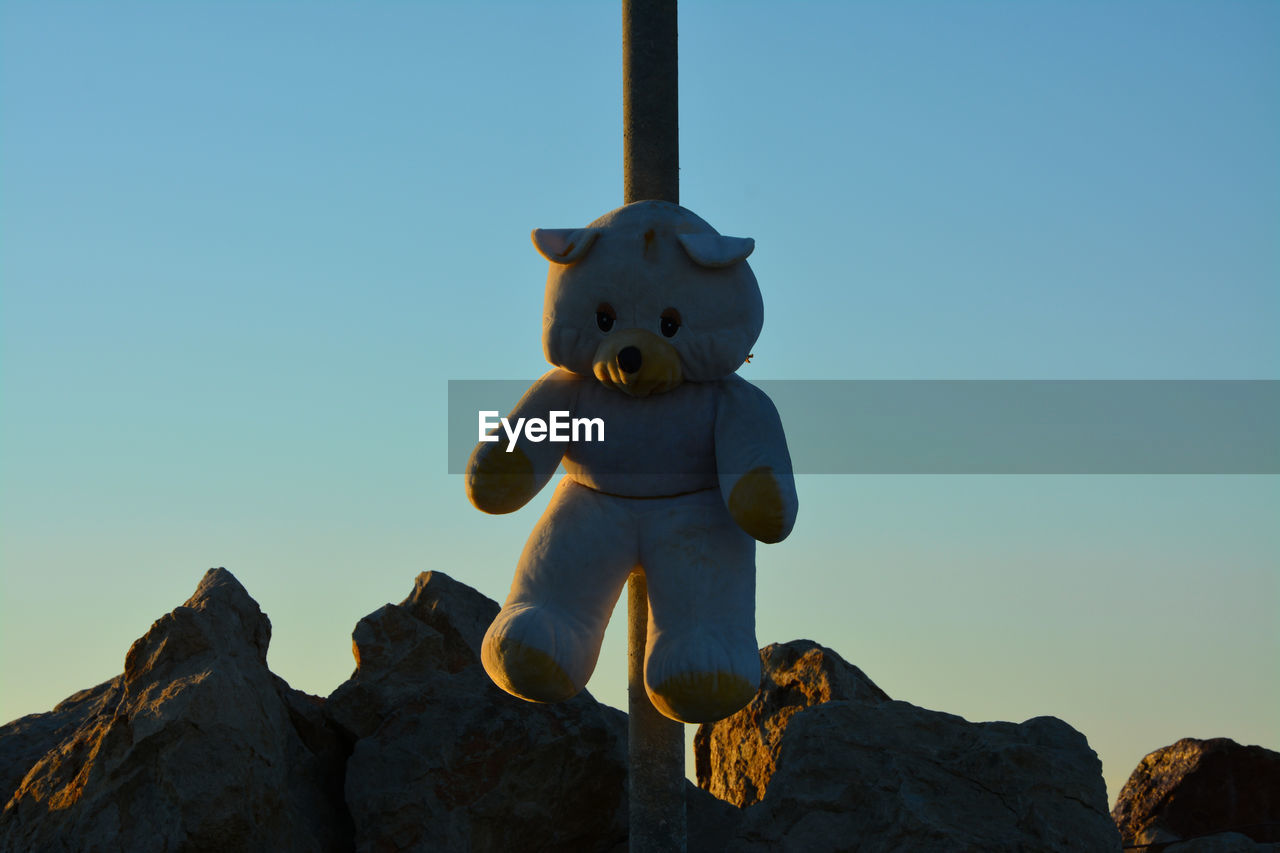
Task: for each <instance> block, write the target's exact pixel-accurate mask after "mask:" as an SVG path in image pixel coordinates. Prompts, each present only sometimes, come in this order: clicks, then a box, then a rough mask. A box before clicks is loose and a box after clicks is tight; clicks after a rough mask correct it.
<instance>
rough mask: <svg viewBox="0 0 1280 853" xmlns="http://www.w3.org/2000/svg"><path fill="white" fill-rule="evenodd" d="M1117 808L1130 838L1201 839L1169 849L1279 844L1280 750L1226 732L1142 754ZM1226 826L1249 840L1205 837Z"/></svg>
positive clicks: (1145, 840) (1122, 830)
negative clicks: (1245, 743)
mask: <svg viewBox="0 0 1280 853" xmlns="http://www.w3.org/2000/svg"><path fill="white" fill-rule="evenodd" d="M1111 814H1112V817H1114V818H1115V822H1116V825H1117V826H1118V827H1119V828H1120V833H1121V836H1122V837H1123V839H1124V843H1125V844H1149V843H1159V842H1171V841H1178V840H1181V839H1192V838H1200V839H1201V840H1197V841H1195V842H1190V841H1189V842H1188V843H1187V844H1186V845H1177V846H1176V847H1174V846H1171V847H1170V848H1169V850H1170V851H1173V850H1175V849H1177V850H1183V849H1187V850H1190V848H1191V846H1192V845H1199V846H1197V847H1196V848H1195V849H1197V850H1199V849H1201V847H1203V848H1204V849H1205V850H1206V851H1207V850H1209V849H1211V848H1210V846H1209V845H1210V844H1211V843H1212V844H1215V845H1217V846H1216V847H1212V849H1215V850H1216V849H1222V850H1228V849H1230V850H1236V849H1241V850H1246V849H1247V850H1252V849H1257V848H1256V845H1255V842H1265V843H1268V845H1270V843H1275V842H1280V753H1277V752H1273V751H1272V750H1269V749H1264V748H1262V747H1260V746H1241V745H1240V744H1238V743H1236V742H1235V741H1233V740H1230V739H1228V738H1214V739H1212V740H1197V739H1195V738H1183V739H1182V740H1180V741H1178V742H1177V743H1174V744H1171V745H1170V746H1166V747H1164V748H1162V749H1158V750H1156V751H1155V752H1153V753H1151V754H1150V755H1148V756H1146V757H1145V758H1143V759H1142V761H1141V762H1140V763H1139V764H1138V766H1137V767H1136V768H1135V769H1134V771H1133V773H1132V774H1131V775H1130V776H1129V781H1128V782H1126V783H1125V786H1124V788H1123V789H1121V791H1120V794H1119V796H1117V797H1116V805H1115V808H1114V809H1112V812H1111ZM1228 830H1231V831H1233V832H1234V834H1235V835H1238V836H1243V837H1244V838H1235V839H1233V838H1229V837H1226V836H1223V837H1219V838H1216V839H1215V840H1213V841H1212V842H1210V841H1209V840H1207V839H1204V838H1203V836H1208V835H1213V834H1216V833H1224V832H1227V831H1228ZM1250 839H1251V840H1250ZM1264 849H1272V848H1271V847H1270V846H1268V847H1266V848H1264Z"/></svg>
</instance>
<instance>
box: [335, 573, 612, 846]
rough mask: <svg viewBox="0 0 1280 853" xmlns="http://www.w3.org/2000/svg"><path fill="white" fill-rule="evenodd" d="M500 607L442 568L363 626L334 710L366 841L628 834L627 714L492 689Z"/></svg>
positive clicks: (548, 841) (585, 701) (513, 842)
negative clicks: (487, 660)
mask: <svg viewBox="0 0 1280 853" xmlns="http://www.w3.org/2000/svg"><path fill="white" fill-rule="evenodd" d="M497 613H498V605H497V603H496V602H494V601H491V600H490V599H488V598H486V597H485V596H483V595H481V594H480V593H479V592H476V591H475V590H473V589H471V588H470V587H467V586H465V585H463V584H460V583H458V582H457V581H455V580H453V579H452V578H450V577H449V576H448V575H445V574H443V573H441V572H428V573H425V574H422V575H419V577H418V579H417V582H416V584H415V586H414V590H413V593H412V594H411V595H410V596H409V597H408V598H407V599H405V600H404V601H403V602H401V603H400V604H399V605H394V604H388V605H387V606H385V607H383V608H381V609H379V610H377V611H376V612H374V613H372V614H370V615H369V616H367V617H365V618H364V619H362V620H360V623H359V624H358V625H357V626H356V629H355V632H354V634H353V644H354V650H355V655H356V661H357V669H356V672H355V674H354V675H353V676H352V677H351V679H350V680H348V681H347V682H345V683H343V684H342V685H341V686H339V687H338V689H337V690H335V691H334V692H333V694H332V695H331V696H330V697H329V701H328V703H327V704H326V713H327V714H328V716H329V718H330V719H331V720H332V721H333V722H334V724H336V725H337V726H339V727H340V728H341V729H342V730H343V731H345V732H346V733H347V734H348V736H349V737H350V738H351V739H352V740H353V742H354V748H353V751H352V754H351V758H350V760H349V762H348V767H347V780H346V797H347V803H348V806H349V807H350V810H351V814H352V818H353V820H354V823H355V847H356V849H357V850H359V851H381V850H470V851H506V850H517V849H519V850H541V851H593V850H598V851H608V850H613V849H616V848H617V847H618V846H619V845H620V844H623V843H625V841H626V836H627V814H626V774H627V752H626V750H627V747H626V732H627V722H626V715H625V714H623V713H622V712H621V711H617V710H614V709H612V708H608V707H605V706H603V705H600V704H598V703H597V702H596V701H595V700H594V699H592V698H591V697H590V695H588V694H586V693H585V692H584V693H581V694H579V695H578V696H576V697H574V698H573V699H572V700H570V701H568V702H564V703H560V704H557V705H538V704H533V703H529V702H524V701H522V700H520V699H516V698H514V697H512V696H509V695H508V694H506V693H504V692H502V691H501V690H499V689H498V688H497V687H495V686H494V685H493V684H492V682H491V681H490V680H489V677H488V676H487V675H486V674H485V672H484V669H483V667H482V666H481V665H480V657H479V650H480V643H481V640H482V638H483V636H484V631H485V629H486V628H487V627H488V625H489V623H490V622H491V621H492V620H493V617H494V616H495V615H497Z"/></svg>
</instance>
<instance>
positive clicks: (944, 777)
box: [695, 641, 1120, 853]
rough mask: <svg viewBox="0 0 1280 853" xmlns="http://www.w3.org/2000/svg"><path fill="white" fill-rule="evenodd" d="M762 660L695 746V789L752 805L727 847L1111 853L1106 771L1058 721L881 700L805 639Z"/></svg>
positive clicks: (1114, 842)
mask: <svg viewBox="0 0 1280 853" xmlns="http://www.w3.org/2000/svg"><path fill="white" fill-rule="evenodd" d="M761 657H762V661H763V663H764V669H765V682H764V683H765V688H764V690H763V691H762V693H761V695H759V696H757V697H756V699H755V700H753V702H752V704H751V705H749V706H748V707H747V708H745V709H743V710H742V711H740V712H738V713H737V714H735V715H734V716H732V717H729V718H727V719H725V720H721V721H719V722H717V723H713V724H709V725H706V726H703V727H702V728H701V730H700V731H699V733H698V737H697V740H696V742H695V743H696V744H697V757H698V776H699V782H700V783H701V784H702V785H703V787H706V788H710V789H712V790H713V791H718V792H721V793H722V794H723V795H725V796H731V797H734V798H735V799H737V800H740V801H742V802H744V803H745V802H747V801H749V800H752V799H754V798H758V802H755V803H754V805H749V806H748V807H747V808H745V809H744V810H743V811H742V812H741V823H740V825H739V826H738V828H737V830H736V832H735V834H734V835H733V837H732V838H730V839H727V840H726V841H725V843H724V845H723V849H725V850H730V851H766V850H771V851H772V850H782V851H801V850H804V851H816V850H859V851H885V852H886V853H888V851H901V850H911V851H933V850H936V851H944V850H945V851H953V850H973V851H978V850H981V851H1021V850H1081V851H1106V850H1117V851H1118V850H1119V849H1120V837H1119V834H1118V833H1117V832H1116V828H1115V825H1114V824H1113V823H1112V822H1111V819H1110V816H1109V815H1108V814H1107V811H1106V787H1105V785H1104V783H1103V779H1102V765H1101V763H1100V762H1099V761H1098V758H1097V756H1096V755H1095V754H1094V752H1093V750H1092V749H1090V748H1089V745H1088V742H1087V741H1086V740H1085V738H1084V736H1083V735H1081V734H1080V733H1079V732H1077V731H1075V730H1074V729H1072V728H1071V727H1070V726H1068V725H1067V724H1066V723H1064V722H1062V721H1061V720H1057V719H1054V718H1052V717H1038V718H1036V719H1033V720H1028V721H1027V722H1025V723H1021V724H1014V723H1000V722H997V723H970V722H968V721H966V720H964V719H962V718H960V717H956V716H953V715H950V714H943V713H940V712H937V711H929V710H925V709H923V708H918V707H916V706H914V705H910V704H907V703H906V702H895V701H890V700H889V699H888V697H886V696H885V695H884V693H883V692H882V691H880V690H879V688H877V687H876V686H875V685H874V684H873V683H871V682H870V680H869V679H867V677H866V676H865V675H864V674H863V673H862V672H861V671H860V670H858V669H857V668H856V667H853V666H851V665H849V664H847V663H845V662H844V661H843V660H842V659H841V658H840V657H839V656H838V655H836V654H835V653H834V652H832V651H831V650H829V649H825V648H822V647H821V646H818V645H817V644H815V643H812V642H810V641H796V642H793V643H786V644H782V645H777V646H769V647H767V648H765V649H763V650H762V652H761ZM733 744H742V748H741V749H734V748H732V745H733Z"/></svg>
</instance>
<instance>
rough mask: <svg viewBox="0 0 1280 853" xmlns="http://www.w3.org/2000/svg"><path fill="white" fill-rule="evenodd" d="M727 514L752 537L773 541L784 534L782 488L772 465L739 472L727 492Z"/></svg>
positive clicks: (783, 536)
mask: <svg viewBox="0 0 1280 853" xmlns="http://www.w3.org/2000/svg"><path fill="white" fill-rule="evenodd" d="M729 514H730V515H732V516H733V520H734V521H735V522H737V525H738V526H739V527H741V528H742V529H743V530H744V531H746V533H747V534H748V535H749V536H750V537H751V538H752V539H757V540H759V541H761V542H765V543H773V542H781V541H782V540H783V538H785V537H786V533H787V522H786V513H785V512H784V511H783V508H782V491H781V490H780V489H779V488H778V481H777V479H776V478H775V477H774V476H773V469H772V468H769V467H768V466H763V467H760V468H752V469H751V470H750V471H748V472H747V473H745V474H743V475H742V479H740V480H738V482H737V483H735V484H734V486H733V491H732V492H730V493H729Z"/></svg>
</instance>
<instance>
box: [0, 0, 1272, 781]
mask: <svg viewBox="0 0 1280 853" xmlns="http://www.w3.org/2000/svg"><path fill="white" fill-rule="evenodd" d="M680 30H681V42H680V49H681V71H680V73H681V142H682V150H681V157H682V166H683V169H682V200H683V201H684V203H685V204H686V205H687V206H688V207H690V208H692V209H694V210H695V211H697V212H698V213H700V214H701V215H702V216H703V217H704V218H706V219H707V220H709V221H710V222H711V223H712V224H713V225H715V226H716V227H717V228H719V229H720V230H721V231H722V232H724V233H727V234H734V235H738V236H750V237H754V238H755V239H756V242H757V250H756V253H755V254H754V255H753V256H752V259H751V263H752V265H753V267H754V269H755V271H756V274H757V276H758V277H759V279H760V282H761V286H762V289H763V291H764V298H765V306H766V321H765V330H764V333H763V335H762V337H761V339H760V341H759V343H758V344H757V345H756V347H755V350H754V352H755V356H756V357H755V358H754V359H753V361H752V363H751V364H750V365H749V366H747V367H746V368H744V371H743V373H744V375H745V376H746V377H747V378H749V379H750V378H757V379H765V378H767V379H788V378H823V379H840V378H849V379H887V378H894V379H917V378H927V379H971V378H982V379H1012V378H1017V379H1034V378H1045V379H1062V378H1072V379H1115V378H1126V379H1132V378H1138V379H1227V378H1232V379H1245V378H1271V379H1274V378H1278V376H1280V370H1278V369H1280V351H1278V349H1277V337H1276V329H1277V328H1280V306H1278V305H1277V300H1278V298H1280V297H1278V293H1280V286H1278V285H1280V158H1278V157H1277V156H1276V154H1277V152H1278V151H1280V6H1277V5H1276V4H1274V3H1242V2H1158V3H1157V2H1131V3H1125V4H1111V3H1102V2H1071V3H1066V2H1062V3H1053V2H1044V3H1034V4H1024V3H1014V2H982V3H974V2H948V3H941V2H936V3H926V2H914V3H889V2H880V3H836V2H830V3H802V2H797V3H789V4H786V5H785V6H783V5H780V4H776V3H774V4H765V3H753V2H746V3H732V4H731V3H728V2H719V3H711V2H707V3H694V2H686V3H685V4H684V7H683V8H682V10H681V18H680ZM620 67H621V49H620V14H619V10H618V6H617V4H616V3H610V2H577V3H555V2H546V3H538V4H523V3H515V2H509V3H472V4H466V5H463V4H445V3H427V2H423V3H409V2H395V3H380V4H355V3H301V2H292V3H247V2H242V3H216V4H215V3H165V4H162V3H146V4H132V3H111V4H83V3H58V2H49V3H20V2H4V3H2V4H0V286H2V288H3V290H2V294H0V300H2V301H0V311H2V312H3V313H2V315H0V334H2V338H0V379H2V381H3V386H2V388H0V393H2V397H0V489H2V494H0V526H2V527H0V534H2V539H0V549H2V550H0V560H2V566H0V581H2V586H0V719H3V720H8V719H11V718H13V717H16V716H19V715H21V714H26V713H31V712H35V711H42V710H47V709H48V708H50V707H52V706H53V705H54V704H55V703H56V702H58V701H60V700H61V699H62V698H64V697H65V696H67V695H68V694H70V693H72V692H73V691H75V690H77V689H80V688H82V687H87V686H90V685H92V684H95V683H97V682H99V681H102V680H104V679H106V678H109V677H111V676H112V675H114V674H116V673H118V672H119V671H120V670H121V668H122V664H123V659H124V653H125V651H126V650H127V648H128V646H129V644H130V643H131V642H132V640H134V639H135V638H136V637H138V636H140V635H141V634H142V633H143V632H145V631H146V629H147V627H148V626H149V625H150V624H151V621H152V620H153V619H155V618H157V617H159V616H160V615H161V614H163V613H164V612H166V611H168V610H169V609H171V608H172V607H174V606H175V605H177V604H179V603H180V602H181V601H183V600H184V599H185V598H186V597H187V596H188V595H189V594H190V593H191V591H192V590H193V589H194V587H195V585H196V582H197V581H198V579H199V577H200V575H201V573H202V572H203V571H204V570H205V569H206V568H207V567H209V566H219V565H221V566H226V567H227V568H229V569H231V570H232V571H233V572H235V574H236V575H237V576H238V577H239V578H240V580H241V581H242V582H243V583H244V584H245V585H246V586H247V587H248V589H249V591H250V593H251V594H253V595H254V596H255V597H256V598H257V599H258V601H259V602H260V603H261V604H262V606H263V608H264V609H265V610H266V611H267V612H268V613H269V614H270V616H271V618H272V621H273V623H274V625H275V636H274V639H273V642H272V647H271V655H270V662H271V664H272V666H273V667H274V668H275V670H276V671H277V672H278V673H279V674H281V675H282V676H283V677H285V678H286V679H288V680H289V682H290V683H291V684H293V685H294V686H295V687H299V688H301V689H304V690H308V691H311V692H314V693H320V694H325V693H328V692H329V691H330V690H332V689H333V687H335V686H336V685H337V684H338V683H339V682H340V681H341V680H343V679H344V678H345V677H346V676H347V675H348V674H349V672H350V670H351V669H352V667H353V662H352V659H351V657H350V639H349V635H350V631H351V629H352V627H353V626H354V624H355V622H356V620H357V619H359V618H360V617H361V616H363V615H365V614H367V613H369V612H371V611H372V610H374V609H376V608H377V607H379V606H380V605H382V604H383V603H385V602H387V601H399V600H400V599H401V598H402V597H404V595H406V594H407V593H408V592H409V590H410V588H411V585H412V581H413V577H414V575H415V574H416V573H417V572H419V571H422V570H427V569H439V570H443V571H445V572H448V573H450V574H452V575H453V576H455V577H457V578H459V579H461V580H463V581H465V582H467V583H470V584H472V585H473V586H476V587H477V588H479V589H480V590H482V591H483V592H485V593H486V594H488V595H490V596H491V597H494V598H497V599H501V598H503V597H504V596H505V594H506V589H507V585H508V584H509V582H510V576H511V572H512V569H513V567H514V563H515V559H516V556H517V555H518V552H519V549H520V547H521V545H522V543H523V540H524V537H525V535H526V534H527V532H528V530H529V528H530V527H531V526H532V524H533V522H534V521H535V519H536V517H537V514H538V513H539V512H540V510H541V507H542V506H543V505H545V497H546V496H542V497H540V498H539V500H537V501H535V503H534V504H533V505H531V506H530V507H528V508H526V509H525V510H523V511H521V512H519V513H516V514H515V515H512V516H506V517H500V518H498V517H489V516H484V515H481V514H480V513H478V512H476V511H475V510H474V509H472V507H471V506H470V505H469V504H468V503H467V501H466V499H465V497H464V496H463V492H462V483H461V479H460V478H459V477H457V476H450V475H448V474H447V473H446V465H445V439H444V424H445V412H444V406H445V400H446V396H445V391H446V382H447V380H449V379H479V378H532V377H534V376H536V375H538V374H539V373H541V372H542V370H543V369H544V364H543V361H542V355H541V348H540V341H539V335H540V320H539V313H540V310H541V303H542V285H543V281H544V279H545V275H546V270H545V262H544V261H543V260H542V259H541V258H540V257H539V256H538V255H537V254H536V253H535V252H534V250H533V248H532V246H531V245H530V242H529V239H528V233H529V230H530V229H531V228H533V227H535V226H537V227H567V226H578V225H582V224H585V223H586V222H587V221H589V220H591V219H593V218H595V217H596V216H597V215H599V214H600V213H603V212H604V211H606V210H608V209H610V208H612V207H615V206H616V205H617V204H619V203H620V202H621V193H622V179H621V147H622V143H621V122H622V107H621V69H620ZM799 487H800V500H801V518H800V522H799V523H798V524H797V526H796V529H795V533H794V534H793V536H792V537H791V539H789V540H788V541H787V542H786V543H783V544H781V545H777V546H771V547H767V548H762V549H761V552H760V559H759V578H760V580H759V597H758V630H759V638H760V641H761V643H766V642H772V641H781V640H788V639H793V638H797V637H811V638H813V639H815V640H818V641H820V642H823V643H825V644H827V645H830V646H832V647H834V648H836V649H837V650H838V651H839V652H840V653H841V654H843V655H844V656H845V657H847V658H848V659H849V660H851V661H853V662H854V663H856V664H858V665H860V666H861V667H863V668H864V669H865V670H866V672H867V673H868V674H869V675H870V676H871V677H872V678H873V679H874V680H876V681H877V682H878V683H879V684H880V685H881V686H882V687H883V688H884V689H885V690H886V691H888V692H889V693H890V694H891V695H892V696H894V697H895V698H901V699H906V700H908V701H911V702H914V703H916V704H920V705H924V706H927V707H932V708H938V709H941V710H946V711H950V712H953V713H958V714H961V715H964V716H966V717H968V718H970V719H1011V720H1022V719H1025V718H1028V717H1031V716H1036V715H1041V714H1051V715H1055V716H1059V717H1062V718H1063V719H1065V720H1067V721H1068V722H1070V723H1071V724H1072V725H1074V726H1076V727H1077V728H1079V729H1080V730H1081V731H1083V732H1084V733H1085V734H1086V735H1087V736H1088V737H1089V740H1090V742H1091V743H1092V744H1093V746H1094V747H1095V749H1097V750H1098V752H1099V754H1100V755H1101V757H1102V759H1103V762H1104V765H1105V772H1106V775H1107V780H1108V784H1109V785H1110V788H1111V794H1112V796H1113V797H1114V795H1115V793H1116V791H1117V790H1118V787H1119V785H1120V784H1121V783H1122V782H1123V780H1124V779H1125V778H1126V776H1127V775H1128V773H1129V771H1130V770H1131V769H1132V768H1133V766H1134V765H1135V764H1136V763H1137V761H1138V760H1139V758H1141V756H1142V755H1143V754H1145V753H1146V752H1148V751H1150V750H1152V749H1155V748H1157V747H1160V746H1163V745H1165V744H1167V743H1170V742H1172V741H1174V740H1176V739H1177V738H1179V737H1184V736H1195V737H1211V736H1227V737H1232V738H1235V739H1237V740H1240V741H1244V742H1252V743H1262V744H1263V745H1266V746H1269V747H1271V748H1277V747H1280V667H1278V665H1277V664H1278V662H1280V629H1278V624H1280V617H1278V614H1280V593H1278V591H1277V589H1278V580H1277V574H1278V565H1280V533H1278V532H1277V530H1278V526H1277V525H1276V523H1275V521H1276V518H1277V510H1278V509H1280V489H1278V488H1277V483H1276V478H1275V477H1260V476H1259V477H1204V476H1200V477H1193V476H1185V477H1184V476H1165V477H926V476H914V477H890V476H883V477H855V476H839V477H836V476H827V477H823V476H811V477H804V478H802V479H801V482H800V484H799ZM624 643H625V638H624V636H623V631H622V620H621V618H620V617H619V618H615V624H614V626H613V627H612V628H611V630H610V634H609V637H608V639H607V641H606V648H605V650H604V653H603V655H602V661H601V664H600V667H599V669H598V671H597V674H596V677H595V678H594V679H593V681H592V683H591V685H590V688H591V690H592V691H593V692H594V693H595V694H596V695H597V696H599V697H600V698H602V699H604V700H605V701H607V702H609V703H611V704H614V705H617V706H619V707H624V706H625V665H624V659H625V654H624V648H623V646H624Z"/></svg>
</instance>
